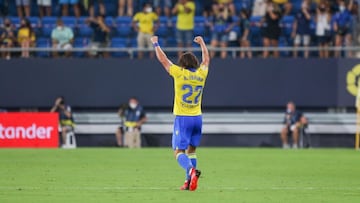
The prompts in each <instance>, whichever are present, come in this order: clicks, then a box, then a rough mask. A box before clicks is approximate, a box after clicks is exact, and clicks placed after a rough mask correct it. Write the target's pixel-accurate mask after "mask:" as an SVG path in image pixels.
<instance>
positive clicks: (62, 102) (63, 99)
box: [58, 96, 65, 105]
mask: <svg viewBox="0 0 360 203" xmlns="http://www.w3.org/2000/svg"><path fill="white" fill-rule="evenodd" d="M58 98H60V99H61V102H60V104H61V105H63V104H65V98H64V96H59V97H58Z"/></svg>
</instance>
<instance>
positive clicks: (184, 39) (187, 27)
mask: <svg viewBox="0 0 360 203" xmlns="http://www.w3.org/2000/svg"><path fill="white" fill-rule="evenodd" d="M172 13H173V14H174V15H177V22H176V41H177V45H178V47H179V48H183V47H184V45H185V46H186V47H188V48H191V46H192V41H193V35H194V18H195V3H194V2H193V1H189V0H178V2H177V4H176V5H175V7H174V8H173V10H172ZM181 54H182V52H181V51H179V52H178V55H179V56H181Z"/></svg>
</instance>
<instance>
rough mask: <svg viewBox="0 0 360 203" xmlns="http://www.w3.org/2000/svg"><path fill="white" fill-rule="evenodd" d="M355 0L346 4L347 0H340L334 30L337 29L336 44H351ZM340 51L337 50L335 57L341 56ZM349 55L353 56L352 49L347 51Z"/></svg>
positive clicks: (338, 45)
mask: <svg viewBox="0 0 360 203" xmlns="http://www.w3.org/2000/svg"><path fill="white" fill-rule="evenodd" d="M353 3H354V0H350V1H349V4H348V5H346V3H345V0H339V1H338V4H339V5H338V6H339V11H338V12H336V13H335V15H334V17H333V18H334V31H335V33H336V34H335V46H337V47H342V45H343V43H344V44H345V46H351V41H352V38H351V34H352V29H353V28H352V15H351V10H352V7H353ZM340 55H341V54H340V51H335V57H340ZM347 56H348V57H352V51H348V52H347Z"/></svg>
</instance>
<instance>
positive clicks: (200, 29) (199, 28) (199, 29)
mask: <svg viewBox="0 0 360 203" xmlns="http://www.w3.org/2000/svg"><path fill="white" fill-rule="evenodd" d="M194 35H195V36H198V35H201V36H204V35H205V26H204V25H200V24H198V25H196V26H195V27H194Z"/></svg>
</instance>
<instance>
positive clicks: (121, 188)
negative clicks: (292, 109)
mask: <svg viewBox="0 0 360 203" xmlns="http://www.w3.org/2000/svg"><path fill="white" fill-rule="evenodd" d="M45 188H46V189H47V190H79V191H86V190H88V191H93V190H96V191H101V190H178V188H172V187H137V186H134V187H117V186H114V187H87V186H85V187H80V186H79V187H31V186H0V191H9V190H19V191H21V190H41V189H45ZM199 188H200V189H202V190H225V191H226V190H228V191H236V190H239V191H252V190H305V191H306V190H308V191H312V190H314V191H316V190H337V191H357V192H360V187H226V186H225V187H218V186H217V187H212V186H203V187H201V186H199Z"/></svg>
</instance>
